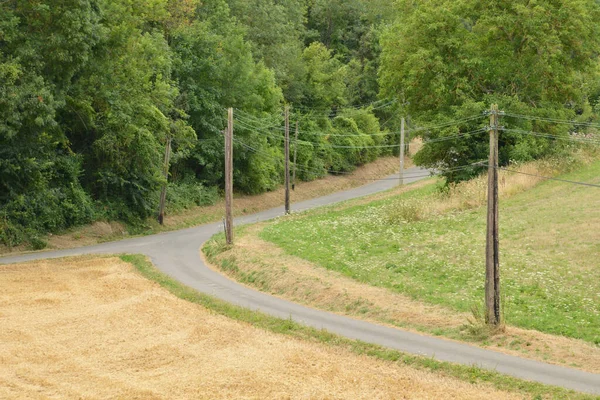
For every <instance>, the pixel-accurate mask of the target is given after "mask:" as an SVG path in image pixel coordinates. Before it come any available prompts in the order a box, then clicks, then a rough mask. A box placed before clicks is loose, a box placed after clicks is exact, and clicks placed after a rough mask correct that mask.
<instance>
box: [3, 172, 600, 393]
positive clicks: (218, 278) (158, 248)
mask: <svg viewBox="0 0 600 400" xmlns="http://www.w3.org/2000/svg"><path fill="white" fill-rule="evenodd" d="M423 172H424V171H423V170H420V169H418V168H411V169H409V170H407V172H406V176H407V177H408V178H407V179H405V181H406V182H407V183H408V182H413V181H417V180H419V179H422V178H423V177H424V176H425V175H426V173H423ZM396 184H397V180H395V179H385V180H381V181H377V182H373V183H371V184H368V185H365V186H362V187H359V188H355V189H351V190H347V191H344V192H340V193H335V194H332V195H329V196H325V197H320V198H317V199H313V200H308V201H304V202H301V203H297V204H294V205H293V207H292V209H293V210H296V211H300V210H306V209H309V208H314V207H318V206H322V205H327V204H332V203H335V202H339V201H343V200H348V199H352V198H356V197H361V196H366V195H369V194H373V193H376V192H380V191H383V190H386V189H390V188H392V187H394V186H395V185H396ZM283 211H284V210H283V207H281V208H276V209H272V210H268V211H264V212H261V213H258V214H254V215H251V216H245V217H241V218H237V219H236V220H235V223H236V224H237V225H240V224H247V223H252V222H258V221H264V220H268V219H272V218H275V217H278V216H281V215H283ZM219 229H221V224H216V223H215V224H209V225H203V226H200V227H196V228H190V229H185V230H181V231H175V232H169V233H163V234H158V235H153V236H146V237H140V238H134V239H127V240H123V241H120V242H113V243H103V244H99V245H95V246H88V247H82V248H77V249H69V250H60V251H51V252H40V253H31V254H24V255H20V256H8V257H2V258H0V264H7V263H17V262H23V261H30V260H37V259H43V258H58V257H65V256H74V255H83V254H117V253H133V254H145V255H147V256H149V257H150V258H151V259H152V261H153V263H154V264H155V265H156V267H157V268H159V269H160V270H161V271H163V272H164V273H166V274H168V275H170V276H172V277H173V278H175V279H177V280H179V281H180V282H182V283H184V284H186V285H188V286H190V287H193V288H195V289H197V290H199V291H200V292H202V293H206V294H209V295H212V296H214V297H217V298H220V299H222V300H225V301H228V302H230V303H233V304H237V305H240V306H243V307H247V308H250V309H253V310H260V311H262V312H265V313H267V314H270V315H273V316H276V317H280V318H290V317H291V318H292V319H293V320H295V321H298V322H301V323H303V324H306V325H309V326H312V327H315V328H318V329H326V330H327V331H329V332H333V333H336V334H339V335H343V336H346V337H348V338H351V339H359V340H362V341H365V342H369V343H375V344H379V345H382V346H386V347H390V348H393V349H397V350H400V351H403V352H406V353H412V354H419V355H423V356H427V357H434V358H435V359H438V360H441V361H449V362H454V363H460V364H467V365H477V366H479V367H482V368H487V369H492V370H496V371H498V372H501V373H505V374H508V375H512V376H515V377H519V378H523V379H527V380H532V381H537V382H541V383H545V384H550V385H556V386H562V387H565V388H569V389H574V390H578V391H582V392H587V393H594V394H599V395H600V375H598V374H591V373H587V372H583V371H580V370H576V369H571V368H565V367H559V366H556V365H550V364H545V363H542V362H537V361H532V360H527V359H523V358H519V357H515V356H509V355H506V354H502V353H497V352H494V351H490V350H485V349H481V348H479V347H475V346H471V345H467V344H462V343H457V342H453V341H449V340H444V339H439V338H435V337H430V336H425V335H420V334H416V333H410V332H405V331H402V330H400V329H394V328H388V327H384V326H380V325H376V324H372V323H369V322H365V321H360V320H356V319H352V318H348V317H343V316H340V315H336V314H331V313H327V312H324V311H319V310H314V309H311V308H308V307H304V306H301V305H298V304H295V303H292V302H289V301H285V300H282V299H279V298H275V297H272V296H270V295H268V294H265V293H261V292H257V291H255V290H252V289H249V288H247V287H245V286H242V285H239V284H237V283H236V282H233V281H231V280H229V279H228V278H226V277H224V276H223V275H220V274H219V273H217V272H214V271H213V270H211V269H209V268H208V267H207V266H206V265H205V264H204V263H203V262H202V260H201V258H200V255H199V248H200V246H201V245H202V243H204V242H206V241H207V240H209V239H210V238H211V236H212V235H213V234H215V233H216V232H217V231H218V230H219Z"/></svg>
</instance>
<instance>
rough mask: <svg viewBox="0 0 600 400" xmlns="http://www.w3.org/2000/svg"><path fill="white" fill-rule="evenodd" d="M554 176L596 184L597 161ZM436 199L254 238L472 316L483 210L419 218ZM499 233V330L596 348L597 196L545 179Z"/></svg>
mask: <svg viewBox="0 0 600 400" xmlns="http://www.w3.org/2000/svg"><path fill="white" fill-rule="evenodd" d="M563 178H565V179H570V180H575V181H585V182H594V183H600V162H596V163H594V164H592V165H591V166H588V167H585V168H584V169H582V170H580V171H578V172H576V173H571V174H568V175H565V176H563ZM436 201H438V202H439V201H440V195H439V193H438V192H437V189H436V188H435V187H433V186H427V187H424V188H421V189H418V190H416V191H413V192H408V193H405V194H403V195H400V196H398V197H395V198H392V199H386V200H381V201H376V202H373V203H370V204H366V205H358V206H354V207H350V208H346V209H340V210H336V209H334V208H330V209H328V210H326V211H323V210H321V211H317V212H313V213H308V214H303V215H297V216H293V217H290V218H283V219H280V220H279V221H277V222H275V223H273V224H271V225H269V226H268V227H266V228H265V230H264V231H263V232H262V233H261V237H262V238H263V239H266V240H268V241H271V242H273V243H275V244H277V245H278V246H280V247H282V248H283V249H284V250H286V251H287V252H288V253H290V254H293V255H296V256H299V257H302V258H304V259H307V260H309V261H312V262H314V263H316V264H318V265H321V266H322V267H324V268H327V269H331V270H336V271H340V272H342V273H344V274H345V275H347V276H350V277H352V278H354V279H357V280H359V281H361V282H365V283H368V284H371V285H376V286H383V287H387V288H390V289H392V290H395V291H398V292H401V293H405V294H408V295H410V296H411V297H413V298H415V299H419V300H422V301H425V302H430V303H434V304H440V305H444V306H447V307H450V308H452V309H454V310H457V311H466V312H468V311H470V310H471V309H472V308H473V307H479V308H481V307H482V303H483V286H484V273H485V272H484V271H485V261H484V255H485V216H486V210H485V207H480V208H477V209H473V210H467V211H461V212H459V211H452V212H446V213H443V214H441V215H440V214H437V213H435V212H427V209H428V207H429V204H431V203H433V202H436ZM442 201H443V200H442ZM500 235H501V237H500V251H501V253H500V262H501V279H502V281H501V286H502V296H503V300H504V301H503V304H504V311H505V318H506V322H507V323H508V324H510V325H515V326H520V327H523V328H531V329H536V330H539V331H542V332H547V333H552V334H558V335H564V336H567V337H573V338H579V339H583V340H586V341H589V342H593V343H596V344H600V258H599V256H600V188H595V187H584V186H575V185H572V184H568V183H561V182H553V181H548V182H544V183H541V184H540V185H538V186H537V187H536V188H534V189H532V190H529V191H527V192H524V193H521V194H518V195H515V196H513V197H512V198H510V199H507V200H503V201H501V205H500Z"/></svg>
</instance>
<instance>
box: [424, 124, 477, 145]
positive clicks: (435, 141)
mask: <svg viewBox="0 0 600 400" xmlns="http://www.w3.org/2000/svg"><path fill="white" fill-rule="evenodd" d="M486 131H487V128H479V129H476V130H474V131H470V132H465V133H459V134H458V135H452V136H443V137H439V138H435V139H429V140H424V141H423V144H428V143H438V142H445V141H448V140H454V139H459V138H463V137H467V136H473V135H476V134H478V133H483V132H486Z"/></svg>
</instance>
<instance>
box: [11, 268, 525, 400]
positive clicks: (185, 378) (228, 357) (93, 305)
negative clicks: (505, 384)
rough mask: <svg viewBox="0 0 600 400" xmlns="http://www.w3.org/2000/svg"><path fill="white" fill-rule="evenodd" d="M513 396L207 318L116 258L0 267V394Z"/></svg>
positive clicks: (36, 396)
mask: <svg viewBox="0 0 600 400" xmlns="http://www.w3.org/2000/svg"><path fill="white" fill-rule="evenodd" d="M512 397H514V395H513V394H510V393H505V392H499V391H497V390H494V389H491V388H489V387H486V386H475V385H472V384H469V383H465V382H462V381H459V380H456V379H452V378H446V377H442V376H439V375H435V374H433V373H429V372H423V371H417V370H415V369H413V368H410V367H407V366H402V365H398V364H394V363H391V362H386V361H381V360H376V359H372V358H369V357H366V356H357V355H354V354H352V353H350V352H347V351H346V350H342V349H339V348H333V347H328V346H327V345H323V344H315V343H309V342H305V341H301V340H297V339H293V338H288V337H284V336H281V335H277V334H273V333H270V332H266V331H263V330H260V329H258V328H254V327H252V326H250V325H247V324H244V323H240V322H236V321H232V320H230V319H227V318H226V317H223V316H219V315H214V314H211V312H209V311H208V310H206V309H204V308H202V307H201V306H198V305H195V304H192V303H189V302H186V301H184V300H181V299H179V298H177V297H175V296H174V295H171V294H170V293H169V292H167V291H166V290H165V289H162V288H161V287H160V286H159V285H158V284H156V283H154V282H151V281H148V280H146V279H145V278H143V277H142V276H141V275H139V274H138V273H137V271H136V270H135V268H134V267H133V266H131V265H130V264H127V263H125V262H123V261H121V260H120V259H118V258H91V257H86V258H76V259H66V260H53V261H40V262H35V263H27V264H18V265H2V266H0V398H11V399H53V398H83V399H93V398H118V399H158V398H168V399H177V398H180V399H189V398H210V399H214V398H257V399H258V398H260V399H265V398H277V399H285V398H298V399H313V398H315V399H337V398H339V399H359V398H364V399H378V398H383V399H386V398H394V399H396V398H436V399H442V398H453V399H469V398H472V399H483V398H490V399H499V398H512Z"/></svg>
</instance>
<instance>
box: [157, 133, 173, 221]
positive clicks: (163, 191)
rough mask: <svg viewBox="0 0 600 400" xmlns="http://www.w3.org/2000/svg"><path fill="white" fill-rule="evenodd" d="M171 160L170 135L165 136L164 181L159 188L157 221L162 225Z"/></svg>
mask: <svg viewBox="0 0 600 400" xmlns="http://www.w3.org/2000/svg"><path fill="white" fill-rule="evenodd" d="M170 161H171V135H170V134H169V135H168V136H167V144H166V145H165V161H164V164H163V174H164V176H165V182H164V183H163V185H162V188H161V190H160V206H159V209H158V223H159V224H161V225H163V224H164V221H165V203H166V202H167V183H168V181H169V163H170Z"/></svg>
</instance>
